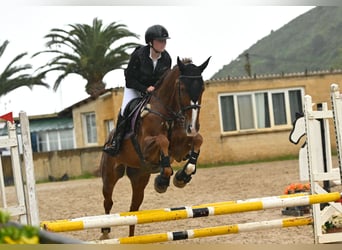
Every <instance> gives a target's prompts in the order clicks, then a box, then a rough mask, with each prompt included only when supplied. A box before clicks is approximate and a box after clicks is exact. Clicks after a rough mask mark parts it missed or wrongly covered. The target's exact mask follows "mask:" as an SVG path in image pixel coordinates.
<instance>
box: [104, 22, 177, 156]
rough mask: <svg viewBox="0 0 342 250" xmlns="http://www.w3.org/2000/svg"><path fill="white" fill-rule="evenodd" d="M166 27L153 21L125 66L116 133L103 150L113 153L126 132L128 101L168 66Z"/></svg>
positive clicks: (145, 89)
mask: <svg viewBox="0 0 342 250" xmlns="http://www.w3.org/2000/svg"><path fill="white" fill-rule="evenodd" d="M169 38H170V37H169V33H168V31H167V30H166V29H165V28H164V27H163V26H162V25H158V24H157V25H153V26H151V27H149V28H148V29H147V30H146V32H145V42H146V44H147V45H145V46H140V47H138V48H137V49H136V50H135V51H134V52H133V53H132V55H131V58H130V61H129V62H128V66H127V68H126V70H125V80H126V86H125V89H124V96H123V101H122V106H121V109H120V113H119V115H118V120H117V123H116V129H115V133H114V135H113V137H112V140H111V142H110V145H105V147H104V149H103V151H104V152H106V153H108V154H110V155H112V156H115V155H117V154H118V153H119V151H120V146H121V143H122V140H123V137H124V134H125V127H126V119H125V117H124V111H125V108H126V106H127V104H128V103H129V102H130V101H131V100H133V99H134V98H136V97H139V96H141V95H143V94H144V93H150V92H152V91H154V88H155V87H154V85H155V84H156V82H157V81H158V80H159V79H160V77H161V76H162V75H163V74H164V72H165V71H167V70H168V69H170V68H171V57H170V55H169V53H168V52H167V51H166V50H165V47H166V40H167V39H169Z"/></svg>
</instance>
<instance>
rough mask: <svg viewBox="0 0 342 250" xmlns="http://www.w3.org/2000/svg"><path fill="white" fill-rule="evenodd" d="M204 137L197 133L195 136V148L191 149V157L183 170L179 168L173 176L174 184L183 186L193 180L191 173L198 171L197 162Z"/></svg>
mask: <svg viewBox="0 0 342 250" xmlns="http://www.w3.org/2000/svg"><path fill="white" fill-rule="evenodd" d="M202 142H203V138H202V136H201V135H200V134H197V135H196V136H195V137H194V138H193V148H192V149H191V152H190V155H189V159H188V161H187V162H186V164H185V165H184V166H183V168H182V169H181V170H178V171H177V173H176V174H175V177H174V178H173V184H174V185H175V186H176V187H179V188H182V187H184V186H185V185H186V184H187V183H189V182H190V180H191V178H192V177H191V175H193V174H195V173H196V164H197V159H198V156H199V152H200V147H201V145H202Z"/></svg>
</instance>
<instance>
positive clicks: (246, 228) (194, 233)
mask: <svg viewBox="0 0 342 250" xmlns="http://www.w3.org/2000/svg"><path fill="white" fill-rule="evenodd" d="M312 223H313V220H312V217H310V216H308V217H293V218H288V219H278V220H270V221H260V222H250V223H244V224H233V225H226V226H217V227H208V228H199V229H192V230H185V231H177V232H167V233H157V234H147V235H139V236H131V237H123V238H117V239H109V240H95V241H89V242H88V243H90V244H147V243H157V242H166V241H176V240H186V239H194V238H202V237H209V236H218V235H226V234H237V233H243V232H251V231H257V230H265V229H275V228H285V227H295V226H306V225H311V224H312Z"/></svg>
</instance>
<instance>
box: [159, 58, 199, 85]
mask: <svg viewBox="0 0 342 250" xmlns="http://www.w3.org/2000/svg"><path fill="white" fill-rule="evenodd" d="M181 61H182V62H183V63H184V64H190V63H192V59H191V58H183V59H182V60H181ZM176 70H178V65H177V64H176V65H174V66H173V68H172V69H169V70H166V71H165V72H164V74H163V75H162V76H161V77H160V79H159V80H158V81H157V83H156V85H155V88H156V89H157V88H159V87H160V85H161V83H162V82H163V81H164V80H165V78H166V76H168V75H169V73H172V72H174V71H176Z"/></svg>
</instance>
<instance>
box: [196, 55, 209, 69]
mask: <svg viewBox="0 0 342 250" xmlns="http://www.w3.org/2000/svg"><path fill="white" fill-rule="evenodd" d="M210 58H211V56H209V58H208V59H207V60H206V61H205V62H204V63H202V65H201V66H199V67H198V68H199V69H200V70H201V72H203V71H204V70H205V68H206V67H207V66H208V63H209V60H210Z"/></svg>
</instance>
